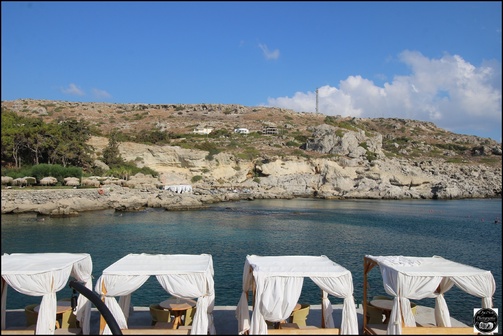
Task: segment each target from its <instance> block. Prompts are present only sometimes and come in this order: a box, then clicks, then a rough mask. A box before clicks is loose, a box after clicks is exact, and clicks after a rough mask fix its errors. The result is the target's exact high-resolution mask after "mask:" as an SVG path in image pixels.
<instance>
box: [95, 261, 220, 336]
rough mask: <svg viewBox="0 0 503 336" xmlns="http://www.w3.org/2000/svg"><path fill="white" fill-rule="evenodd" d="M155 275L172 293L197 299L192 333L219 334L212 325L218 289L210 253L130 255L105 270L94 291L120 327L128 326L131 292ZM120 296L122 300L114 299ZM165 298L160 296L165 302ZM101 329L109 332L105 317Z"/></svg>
mask: <svg viewBox="0 0 503 336" xmlns="http://www.w3.org/2000/svg"><path fill="white" fill-rule="evenodd" d="M151 275H155V276H156V278H157V280H158V281H159V283H160V284H161V286H162V287H163V288H164V289H165V290H166V292H168V293H169V294H171V295H173V296H176V297H180V298H184V299H197V304H196V314H195V316H194V319H193V323H192V329H191V334H208V333H210V334H211V335H214V334H216V332H215V327H214V325H213V307H214V303H215V291H214V282H213V275H214V272H213V259H212V257H211V255H208V254H201V255H188V254H144V253H142V254H128V255H126V256H125V257H123V258H122V259H120V260H118V261H116V262H115V263H113V264H112V265H110V266H109V267H107V268H106V269H105V270H103V274H102V275H101V277H100V278H99V279H98V281H97V282H96V287H95V290H96V292H97V293H98V294H100V295H102V297H103V298H104V302H105V304H106V306H107V307H108V308H109V309H110V311H111V313H112V315H113V316H114V317H115V319H116V321H117V323H118V325H119V327H120V328H121V329H127V328H128V326H127V318H128V317H129V307H130V304H131V293H133V292H134V291H135V290H137V289H138V288H140V287H141V286H142V285H143V284H144V283H145V282H146V281H147V279H148V278H149V277H150V276H151ZM116 296H119V297H120V299H119V303H118V302H117V300H116V299H115V297H116ZM162 299H163V298H159V301H162ZM100 329H101V330H102V331H103V333H104V334H110V333H111V332H110V329H109V327H108V325H106V326H105V321H104V319H102V323H101V326H100Z"/></svg>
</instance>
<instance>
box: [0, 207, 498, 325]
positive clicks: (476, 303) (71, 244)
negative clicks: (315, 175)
mask: <svg viewBox="0 0 503 336" xmlns="http://www.w3.org/2000/svg"><path fill="white" fill-rule="evenodd" d="M501 212H502V203H501V199H483V200H449V201H444V200H442V201H440V200H407V201H402V200H401V201H389V200H386V201H383V200H344V201H341V200H315V199H293V200H254V201H240V202H232V203H220V204H216V205H212V206H211V207H209V208H207V209H203V210H195V211H164V210H161V209H148V210H146V211H143V212H137V213H117V212H114V211H111V210H106V211H96V212H88V213H82V214H81V216H79V217H71V218H47V217H46V218H45V220H43V221H41V220H40V218H41V217H37V216H36V215H34V214H19V215H2V224H1V233H2V238H1V239H2V245H1V251H2V253H30V252H85V253H89V254H91V256H92V259H93V275H94V277H95V280H97V279H98V277H99V276H100V275H101V272H102V271H103V269H105V268H106V267H107V266H108V265H110V264H112V263H113V262H115V261H116V260H118V259H120V258H122V257H123V256H125V255H126V254H128V253H164V254H200V253H208V254H211V255H212V256H213V263H214V270H215V293H216V298H215V304H216V305H219V306H220V305H232V306H235V305H237V303H238V301H239V297H240V293H241V281H242V273H243V265H244V261H245V258H246V255H248V254H257V255H264V256H265V255H326V256H328V257H329V258H330V259H332V260H333V261H335V262H337V263H339V264H341V265H342V266H344V267H346V268H347V269H349V270H350V271H351V272H352V275H353V282H354V292H355V299H356V300H357V301H359V302H361V300H362V297H363V257H364V255H366V254H371V255H404V256H423V257H429V256H433V255H439V256H442V257H444V258H447V259H450V260H453V261H457V262H460V263H465V264H468V265H472V266H475V267H479V268H482V269H486V270H490V271H491V272H492V273H493V275H494V278H495V281H496V286H497V290H496V293H495V295H494V307H495V308H499V311H500V312H501V268H502V258H501V243H502V238H501V217H502V215H501ZM369 276H370V279H369V280H370V288H369V291H370V292H369V295H377V294H385V293H384V289H383V288H382V280H381V279H382V278H381V275H380V272H379V269H378V268H374V270H372V271H371V272H370V274H369ZM64 296H70V289H65V290H64V291H63V293H61V294H58V297H64ZM320 296H321V293H320V290H319V288H318V287H317V286H316V285H314V283H312V281H311V280H310V279H305V280H304V288H303V291H302V295H301V299H300V301H301V302H303V303H309V304H320ZM166 297H167V294H166V293H165V292H164V290H163V289H162V288H161V287H160V285H159V284H158V283H157V280H155V278H154V277H150V278H149V280H148V281H147V283H146V284H145V285H143V286H142V287H141V288H140V289H139V290H138V291H136V292H135V293H134V294H133V298H132V301H133V304H134V305H135V306H148V305H149V304H150V303H154V302H160V301H162V300H164V299H165V298H166ZM7 301H8V302H7V308H9V309H13V308H22V307H24V306H25V305H26V304H29V303H34V302H39V301H40V299H39V298H35V297H28V296H25V295H21V294H19V293H17V292H15V291H13V290H12V289H11V290H10V291H9V292H8V299H7ZM446 301H447V304H448V305H449V308H450V312H451V315H452V316H453V317H455V318H456V319H458V320H460V321H463V322H465V323H467V324H470V323H471V321H472V318H473V308H477V307H480V299H477V298H474V297H472V296H471V295H469V294H466V293H464V292H462V291H461V290H459V289H457V288H453V289H452V290H451V291H449V292H448V293H447V294H446ZM332 302H333V303H342V301H341V300H339V299H335V298H332ZM418 303H419V304H421V305H426V306H431V307H433V305H434V300H433V299H425V300H421V301H420V302H418Z"/></svg>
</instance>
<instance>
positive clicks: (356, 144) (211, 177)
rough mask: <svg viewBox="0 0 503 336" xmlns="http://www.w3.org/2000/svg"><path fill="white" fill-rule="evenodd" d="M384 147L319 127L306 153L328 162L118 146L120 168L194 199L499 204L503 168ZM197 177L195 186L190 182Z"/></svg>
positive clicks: (101, 141) (99, 144)
mask: <svg viewBox="0 0 503 336" xmlns="http://www.w3.org/2000/svg"><path fill="white" fill-rule="evenodd" d="M382 139H383V136H382V135H381V134H379V133H373V134H372V135H370V136H367V135H365V133H364V132H363V131H357V132H353V131H349V132H345V133H344V134H340V135H337V130H336V129H335V128H333V127H331V126H328V125H322V126H320V127H318V128H317V129H315V130H314V132H313V137H312V138H311V139H310V140H309V142H308V143H306V145H305V147H306V150H316V151H319V152H322V153H325V154H327V155H326V157H304V156H281V157H280V156H273V157H267V158H260V159H258V160H254V161H249V160H243V159H240V158H237V157H236V156H235V155H233V154H229V153H219V154H217V155H215V156H214V157H213V158H212V159H209V158H208V152H206V151H200V150H192V149H182V148H180V147H177V146H149V145H141V144H135V143H122V144H121V145H120V147H119V149H120V151H121V155H122V156H123V158H124V159H125V160H128V161H129V160H132V161H136V162H137V164H138V165H139V166H148V167H150V168H152V169H154V170H156V171H158V172H159V173H160V178H159V180H160V182H161V183H162V184H192V185H193V187H194V188H195V189H196V190H198V192H200V193H209V192H210V191H212V190H213V192H214V190H218V189H222V188H231V189H232V188H234V189H239V190H241V189H247V190H250V191H251V192H252V194H253V195H254V197H299V196H302V197H323V198H382V199H402V198H424V199H435V198H439V199H450V198H484V197H501V189H502V169H501V166H499V167H494V166H492V167H490V166H486V165H484V164H480V163H477V164H475V163H468V162H465V163H457V162H449V161H448V160H447V159H445V158H428V159H421V160H417V159H407V158H403V157H400V156H389V155H386V154H385V152H384V151H383V149H382ZM107 143H108V142H107V139H106V138H96V137H95V138H92V139H91V141H90V144H91V145H93V146H94V147H95V149H96V151H97V152H100V151H101V150H102V149H103V148H104V147H105V146H106V145H107ZM420 150H425V149H424V148H423V149H421V148H420ZM498 153H499V154H498ZM486 155H491V156H496V157H498V158H500V157H501V147H498V146H495V145H493V146H492V147H491V148H487V149H486ZM447 157H448V156H447ZM195 176H200V179H199V180H198V181H197V182H192V181H193V178H194V177H195Z"/></svg>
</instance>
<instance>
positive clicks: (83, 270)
mask: <svg viewBox="0 0 503 336" xmlns="http://www.w3.org/2000/svg"><path fill="white" fill-rule="evenodd" d="M92 271H93V262H92V260H91V258H86V259H83V260H81V261H79V262H76V263H75V264H73V268H72V272H71V276H73V277H74V278H75V279H77V280H78V281H80V282H83V283H84V286H85V287H86V288H87V289H89V290H90V291H92V290H93V277H92ZM74 314H75V315H76V318H77V320H78V321H79V322H80V325H81V327H82V334H84V335H89V333H90V324H91V302H89V299H88V298H86V297H85V296H84V295H79V297H78V300H77V309H76V311H75V312H74Z"/></svg>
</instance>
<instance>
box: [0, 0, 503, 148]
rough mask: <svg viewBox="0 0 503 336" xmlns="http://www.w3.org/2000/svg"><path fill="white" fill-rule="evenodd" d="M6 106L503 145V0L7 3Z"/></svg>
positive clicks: (4, 6)
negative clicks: (280, 121) (395, 130)
mask: <svg viewBox="0 0 503 336" xmlns="http://www.w3.org/2000/svg"><path fill="white" fill-rule="evenodd" d="M1 6H2V12H1V15H2V23H1V24H2V32H1V34H2V40H1V42H2V59H1V62H2V69H1V70H2V71H1V77H2V83H1V84H2V89H1V90H2V91H1V92H2V100H14V99H20V98H32V99H48V100H63V101H79V102H110V103H145V104H198V103H209V104H211V103H215V104H240V105H244V106H276V107H283V108H289V109H293V110H295V111H299V112H300V111H304V112H315V111H316V93H315V92H316V89H318V111H319V112H320V113H323V114H327V115H342V116H355V117H362V118H367V117H370V118H374V117H385V118H405V119H417V120H423V121H431V122H433V123H435V124H436V125H437V126H439V127H442V128H445V129H447V130H450V131H452V132H455V133H461V134H470V135H478V136H481V137H490V138H493V139H495V140H497V141H501V121H502V120H501V116H502V99H501V84H502V76H501V52H502V36H501V17H502V12H501V6H502V4H501V2H500V1H492V2H491V1H490V2H450V1H449V2H315V1H309V2H265V1H262V2H239V1H238V2H190V1H188V2H169V1H168V2H101V1H97V2H10V1H2V3H1Z"/></svg>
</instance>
